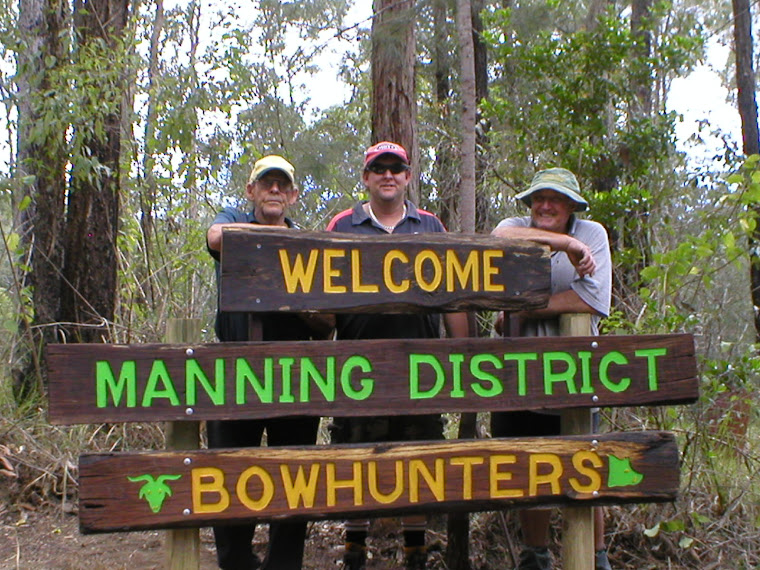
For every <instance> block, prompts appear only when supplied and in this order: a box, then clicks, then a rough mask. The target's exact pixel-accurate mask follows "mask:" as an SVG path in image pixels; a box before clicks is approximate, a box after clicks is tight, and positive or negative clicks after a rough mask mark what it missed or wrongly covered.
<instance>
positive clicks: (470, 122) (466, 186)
mask: <svg viewBox="0 0 760 570" xmlns="http://www.w3.org/2000/svg"><path fill="white" fill-rule="evenodd" d="M457 32H458V36H459V58H460V82H461V85H462V87H461V89H462V123H461V126H462V131H461V136H462V147H461V155H462V162H461V167H460V168H461V170H460V172H461V174H460V177H459V179H460V187H459V215H460V217H461V229H462V231H463V232H467V233H474V232H475V121H476V119H477V107H478V104H477V99H476V92H475V53H474V47H473V41H472V6H471V4H470V0H457Z"/></svg>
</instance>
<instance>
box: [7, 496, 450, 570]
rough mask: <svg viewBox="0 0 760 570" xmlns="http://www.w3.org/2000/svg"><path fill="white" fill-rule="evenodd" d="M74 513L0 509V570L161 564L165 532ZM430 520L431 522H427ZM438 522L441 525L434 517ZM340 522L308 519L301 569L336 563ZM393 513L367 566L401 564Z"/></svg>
mask: <svg viewBox="0 0 760 570" xmlns="http://www.w3.org/2000/svg"><path fill="white" fill-rule="evenodd" d="M78 525H79V523H78V519H77V516H76V515H75V514H65V513H63V512H62V511H61V510H60V508H59V509H54V508H52V507H47V508H39V509H33V510H26V509H22V510H20V511H17V512H15V513H11V512H10V511H6V512H5V513H3V514H1V515H0V570H120V569H124V570H127V569H129V570H154V569H161V568H165V567H166V566H165V558H166V554H165V548H164V540H165V538H164V537H165V536H166V532H163V531H151V532H130V533H113V534H97V535H82V534H80V532H79V526H78ZM431 526H432V525H431ZM435 526H437V527H441V526H442V522H441V521H437V522H436V525H435ZM341 528H342V524H341V523H340V522H339V521H319V522H313V523H311V524H310V527H309V535H308V538H307V544H306V551H305V553H304V569H305V570H325V569H333V568H334V569H337V568H340V564H339V561H340V560H341V558H342V544H343V539H342V530H341ZM397 532H398V521H397V520H396V519H379V520H377V521H374V522H373V527H372V532H371V538H370V539H369V553H370V560H369V564H368V568H374V569H377V570H379V569H389V570H390V569H393V568H401V567H402V565H401V556H402V555H401V552H400V549H401V546H400V533H398V534H397ZM200 533H201V566H200V567H201V569H202V570H212V569H215V568H217V566H216V564H215V548H214V538H213V535H212V531H211V529H210V528H203V529H201V531H200ZM428 533H429V535H428V538H429V541H430V540H432V541H433V542H439V540H440V539H443V538H445V531H444V530H442V529H440V528H439V529H438V530H436V529H435V528H433V529H432V530H429V531H428ZM266 536H267V528H266V526H265V525H259V526H258V527H257V530H256V536H255V538H254V548H255V549H256V551H257V553H258V554H259V555H260V556H261V557H262V558H263V554H264V550H265V541H266ZM430 562H431V564H430V567H431V568H442V567H443V566H442V553H440V552H435V553H433V554H431V560H430Z"/></svg>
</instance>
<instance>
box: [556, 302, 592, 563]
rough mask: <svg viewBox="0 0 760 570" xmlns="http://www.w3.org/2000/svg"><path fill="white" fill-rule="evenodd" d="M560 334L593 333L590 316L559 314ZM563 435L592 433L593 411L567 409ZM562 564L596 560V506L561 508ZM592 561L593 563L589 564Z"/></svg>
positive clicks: (564, 417) (582, 334) (587, 334)
mask: <svg viewBox="0 0 760 570" xmlns="http://www.w3.org/2000/svg"><path fill="white" fill-rule="evenodd" d="M560 335H561V336H590V335H591V315H590V314H587V313H585V314H584V313H568V314H565V315H561V316H560ZM561 418H562V420H561V423H562V435H587V434H589V433H591V427H592V426H591V412H590V410H589V409H588V408H572V409H569V410H564V411H563V412H562V416H561ZM562 515H563V520H564V529H563V531H562V563H563V566H562V567H563V568H565V569H566V570H587V569H588V568H592V567H593V560H594V508H593V507H565V508H564V509H563V511H562ZM589 561H591V566H589Z"/></svg>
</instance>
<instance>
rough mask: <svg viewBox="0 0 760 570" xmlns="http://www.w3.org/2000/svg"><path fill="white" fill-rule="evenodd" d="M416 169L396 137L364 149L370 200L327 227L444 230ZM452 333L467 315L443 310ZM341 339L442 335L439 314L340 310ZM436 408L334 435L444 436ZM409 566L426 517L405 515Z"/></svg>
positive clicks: (360, 551) (349, 540)
mask: <svg viewBox="0 0 760 570" xmlns="http://www.w3.org/2000/svg"><path fill="white" fill-rule="evenodd" d="M411 177H412V173H411V168H410V164H409V158H408V156H407V154H406V150H405V149H404V148H403V147H402V146H400V145H398V144H395V143H392V142H380V143H378V144H376V145H373V146H371V147H369V148H368V149H367V151H366V152H365V154H364V173H363V175H362V181H363V182H364V185H365V186H366V188H367V192H368V193H369V200H368V201H364V202H359V203H357V204H356V205H355V206H354V207H353V208H352V209H350V210H346V211H344V212H341V213H340V214H338V215H336V216H335V217H334V218H333V219H332V221H330V224H329V225H328V227H327V230H328V231H334V232H347V233H353V234H361V235H376V236H377V235H388V234H417V233H431V232H432V233H440V232H445V231H446V230H445V228H444V227H443V224H442V223H441V221H440V220H439V219H438V218H437V217H436V216H434V215H433V214H431V213H429V212H426V211H424V210H420V209H418V208H417V207H416V206H415V205H414V204H412V203H411V202H410V201H409V200H407V199H406V187H407V185H408V184H409V181H410V180H411ZM443 320H444V324H445V326H446V330H447V332H448V334H449V336H452V337H465V336H468V323H467V315H466V314H464V313H448V314H445V315H444V316H443ZM336 329H337V338H338V339H377V338H437V337H439V336H440V315H439V314H420V313H415V314H412V313H403V314H359V315H357V314H352V315H337V316H336ZM442 427H443V426H442V424H441V417H440V415H438V414H429V415H419V416H404V417H399V416H381V417H371V418H335V420H334V425H333V428H332V434H333V440H334V441H339V442H341V443H378V442H383V441H412V440H419V439H442V438H443V430H442ZM402 524H403V527H404V547H405V548H404V550H405V564H406V568H424V567H425V562H426V559H427V550H426V548H425V527H426V517H425V516H424V515H423V516H416V517H404V519H403V520H402ZM368 525H369V522H368V521H351V522H349V523H347V524H346V552H345V555H344V567H345V568H350V569H357V568H363V567H364V564H365V559H366V547H365V539H366V536H367V530H368Z"/></svg>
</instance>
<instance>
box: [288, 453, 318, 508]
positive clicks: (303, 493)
mask: <svg viewBox="0 0 760 570" xmlns="http://www.w3.org/2000/svg"><path fill="white" fill-rule="evenodd" d="M280 475H281V476H282V486H283V488H284V489H285V497H286V498H287V500H288V507H289V508H291V509H296V508H298V503H299V502H303V506H304V507H308V508H311V507H313V506H314V497H315V496H316V494H317V482H318V480H319V463H313V464H312V466H311V469H310V470H309V481H308V482H307V481H306V477H305V475H304V469H303V466H301V465H299V466H298V471H296V480H295V482H294V481H293V479H292V477H291V475H290V470H289V469H288V466H287V465H280Z"/></svg>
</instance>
